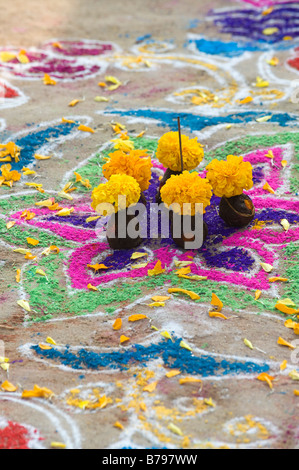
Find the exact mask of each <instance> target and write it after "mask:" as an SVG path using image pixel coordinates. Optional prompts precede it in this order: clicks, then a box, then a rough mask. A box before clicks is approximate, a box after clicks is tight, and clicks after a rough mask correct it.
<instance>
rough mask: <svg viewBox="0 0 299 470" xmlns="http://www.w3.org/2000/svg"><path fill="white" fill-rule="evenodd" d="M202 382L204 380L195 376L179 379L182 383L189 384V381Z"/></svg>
mask: <svg viewBox="0 0 299 470" xmlns="http://www.w3.org/2000/svg"><path fill="white" fill-rule="evenodd" d="M198 382H200V383H202V380H200V379H196V378H195V377H184V378H182V379H180V380H179V383H180V385H184V384H189V383H198Z"/></svg>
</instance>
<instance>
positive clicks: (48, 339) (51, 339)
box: [46, 336, 56, 346]
mask: <svg viewBox="0 0 299 470" xmlns="http://www.w3.org/2000/svg"><path fill="white" fill-rule="evenodd" d="M46 342H47V343H49V344H53V345H54V346H55V345H56V341H54V339H53V338H51V336H48V337H47V339H46Z"/></svg>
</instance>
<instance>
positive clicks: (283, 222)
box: [280, 219, 290, 232]
mask: <svg viewBox="0 0 299 470" xmlns="http://www.w3.org/2000/svg"><path fill="white" fill-rule="evenodd" d="M280 224H281V225H282V226H283V229H284V230H285V231H286V232H287V231H288V230H289V228H290V224H289V221H288V220H287V219H281V221H280Z"/></svg>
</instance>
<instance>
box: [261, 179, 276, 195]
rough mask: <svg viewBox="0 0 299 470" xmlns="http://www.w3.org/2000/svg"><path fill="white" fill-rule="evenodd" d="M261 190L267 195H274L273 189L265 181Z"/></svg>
mask: <svg viewBox="0 0 299 470" xmlns="http://www.w3.org/2000/svg"><path fill="white" fill-rule="evenodd" d="M263 189H264V190H265V191H268V193H271V194H275V191H274V189H273V188H272V187H271V186H270V184H269V183H268V182H267V181H266V183H265V184H264V186H263Z"/></svg>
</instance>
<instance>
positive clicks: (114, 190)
mask: <svg viewBox="0 0 299 470" xmlns="http://www.w3.org/2000/svg"><path fill="white" fill-rule="evenodd" d="M140 194H141V191H140V186H139V184H138V182H137V181H136V180H135V178H133V177H132V176H129V175H112V176H111V178H110V179H109V180H108V181H107V183H102V184H100V185H99V186H97V187H96V188H94V190H93V191H92V194H91V197H92V203H91V207H92V208H93V209H95V210H97V206H98V205H99V204H102V208H101V212H106V214H107V213H108V214H110V213H111V205H113V206H114V211H115V212H117V211H118V210H120V209H125V207H129V206H130V205H131V204H136V203H137V202H138V201H139V198H140ZM104 204H107V208H106V210H105V209H104V206H103V205H104Z"/></svg>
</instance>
